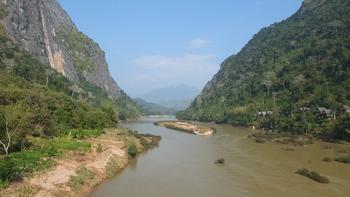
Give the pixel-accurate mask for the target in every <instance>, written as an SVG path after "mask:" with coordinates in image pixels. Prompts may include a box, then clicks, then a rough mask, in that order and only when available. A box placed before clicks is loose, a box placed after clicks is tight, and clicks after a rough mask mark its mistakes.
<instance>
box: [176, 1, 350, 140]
mask: <svg viewBox="0 0 350 197" xmlns="http://www.w3.org/2000/svg"><path fill="white" fill-rule="evenodd" d="M349 105H350V1H348V0H305V1H304V2H303V4H302V6H301V8H300V9H299V10H298V11H297V13H295V14H294V15H293V16H291V17H290V18H288V19H286V20H284V21H282V22H280V23H276V24H273V25H271V26H270V27H267V28H264V29H262V30H261V31H260V32H259V33H257V34H256V35H255V36H254V37H253V39H251V40H250V41H249V43H248V44H247V45H246V46H245V47H244V48H243V49H242V50H241V51H240V52H239V53H238V54H236V55H233V56H231V57H229V58H227V59H226V60H225V61H224V62H223V63H222V65H221V68H220V71H219V72H218V73H217V74H216V75H215V76H214V77H213V79H212V80H211V81H210V82H209V83H208V84H207V85H206V87H205V88H204V89H203V91H202V93H201V94H200V95H199V96H198V97H197V98H196V99H195V100H194V102H193V103H192V104H191V107H190V108H188V109H187V110H186V111H185V112H181V113H179V114H178V117H179V118H183V119H193V120H200V121H215V122H227V123H231V124H234V125H244V126H249V125H255V126H258V127H264V128H267V129H274V130H279V131H290V132H295V133H309V132H313V133H321V132H322V133H327V134H331V135H332V136H334V137H345V135H346V133H349V130H350V123H349V122H350V120H349V114H348V113H347V112H348V111H349V110H348V107H347V106H349ZM324 108H326V109H324ZM330 110H332V111H330ZM258 112H262V113H260V116H259V113H258ZM264 112H265V113H264Z"/></svg>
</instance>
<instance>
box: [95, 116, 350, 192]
mask: <svg viewBox="0 0 350 197" xmlns="http://www.w3.org/2000/svg"><path fill="white" fill-rule="evenodd" d="M168 119H169V118H168ZM158 120H165V119H160V118H144V119H142V120H140V121H138V122H133V123H127V124H124V125H123V126H124V127H128V128H131V129H134V130H137V131H139V132H140V133H151V134H155V135H160V136H162V140H161V142H160V145H159V147H157V148H154V149H152V150H150V151H148V152H146V153H143V154H142V155H140V156H139V157H138V158H137V159H134V160H132V161H131V162H130V164H129V166H128V167H127V168H125V169H124V170H123V171H122V172H121V173H120V174H119V175H117V176H116V177H114V178H112V179H110V180H107V181H105V182H103V183H102V184H101V185H99V186H98V187H97V188H96V189H95V191H94V192H93V193H92V194H91V196H92V197H109V196H110V197H112V196H113V197H115V196H118V197H140V196H147V197H197V196H198V197H214V196H217V197H241V196H243V197H244V196H253V197H254V196H257V197H265V196H266V197H275V196H276V197H284V196H291V197H296V196H298V197H304V196H305V197H309V196H310V197H311V196H317V197H322V196H329V197H337V196H341V197H345V196H349V195H350V164H343V163H338V162H335V161H332V162H324V161H322V159H323V158H324V157H330V158H334V157H336V156H341V155H346V153H345V152H347V154H350V145H341V144H331V143H325V142H316V143H315V144H313V145H310V146H306V147H292V148H293V149H294V151H290V150H289V151H288V150H286V148H288V147H289V146H287V145H282V144H277V143H272V142H268V143H265V144H258V143H255V142H254V141H253V140H252V139H249V138H247V136H248V135H249V134H251V133H252V132H253V131H252V130H249V129H247V128H237V127H232V126H229V125H215V124H204V125H207V126H210V127H214V128H215V129H216V131H217V133H216V134H215V135H213V136H195V135H191V134H187V133H182V132H178V131H174V130H170V129H167V128H163V127H157V126H154V125H153V122H155V121H158ZM218 158H224V159H225V163H224V164H223V165H219V164H214V161H215V160H216V159H218ZM300 168H308V169H309V170H313V171H317V172H319V173H320V174H321V175H325V176H327V177H328V178H329V179H330V181H331V183H330V184H321V183H318V182H315V181H313V180H311V179H308V178H305V177H303V176H300V175H298V174H295V171H296V170H298V169H300Z"/></svg>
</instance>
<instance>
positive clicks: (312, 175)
mask: <svg viewBox="0 0 350 197" xmlns="http://www.w3.org/2000/svg"><path fill="white" fill-rule="evenodd" d="M296 173H297V174H300V175H302V176H305V177H308V178H310V179H312V180H314V181H317V182H319V183H329V182H330V181H329V179H328V178H327V177H325V176H321V175H320V174H319V173H317V172H314V171H309V170H308V169H306V168H303V169H299V170H298V171H296Z"/></svg>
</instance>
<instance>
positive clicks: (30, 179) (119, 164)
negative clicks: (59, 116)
mask: <svg viewBox="0 0 350 197" xmlns="http://www.w3.org/2000/svg"><path fill="white" fill-rule="evenodd" d="M34 140H37V141H38V142H37V143H39V141H40V139H35V138H34V139H32V141H34ZM159 140H160V137H159V136H154V135H143V134H137V133H133V132H131V131H130V130H128V129H123V128H118V129H106V130H105V131H104V134H102V135H100V136H98V137H96V138H88V139H84V140H82V141H84V143H88V144H89V145H90V148H89V150H87V151H86V152H82V151H79V150H73V151H67V152H66V153H64V154H63V155H62V156H61V157H59V158H54V159H53V162H54V165H52V166H51V167H50V168H48V169H46V170H44V171H41V172H34V173H32V174H30V175H28V176H25V177H24V178H23V179H22V180H21V181H18V182H14V183H12V184H10V185H9V187H8V188H6V189H4V190H2V191H1V194H0V196H39V197H40V196H42V197H50V196H64V197H69V196H85V195H88V194H89V193H90V192H91V191H92V190H93V188H94V187H95V186H96V185H98V184H100V183H101V182H102V181H104V180H106V179H108V178H111V177H113V176H114V175H116V174H117V173H118V172H120V171H121V170H122V169H123V168H125V167H126V166H127V165H128V163H129V161H130V160H131V159H132V158H133V157H134V156H135V155H136V154H138V153H141V152H142V151H144V150H146V149H149V148H152V147H154V146H156V145H158V143H159ZM131 147H132V148H131Z"/></svg>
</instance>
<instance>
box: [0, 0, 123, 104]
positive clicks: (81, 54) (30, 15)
mask: <svg viewBox="0 0 350 197" xmlns="http://www.w3.org/2000/svg"><path fill="white" fill-rule="evenodd" d="M0 3H1V4H2V7H4V8H5V10H6V17H4V19H3V21H1V22H2V24H3V25H4V27H5V30H6V32H7V34H8V36H9V37H10V38H12V39H13V41H14V42H16V43H17V44H18V45H19V46H20V47H22V48H24V49H25V50H27V51H28V52H29V53H30V54H31V55H33V56H35V57H37V58H38V59H39V60H40V61H41V62H43V63H46V64H49V65H50V66H51V67H52V68H54V69H55V70H57V71H58V72H60V73H62V74H63V75H64V76H66V77H67V78H69V79H70V80H71V81H73V82H75V83H77V84H79V83H81V82H82V81H88V82H90V83H91V84H93V85H95V86H97V87H100V88H102V89H103V90H104V91H105V92H106V93H107V94H108V96H109V97H110V98H111V99H116V98H118V97H119V96H122V94H123V92H122V91H121V89H120V88H119V87H118V85H117V84H116V82H115V81H114V80H113V78H112V77H111V76H110V74H109V71H108V65H107V63H106V60H105V55H104V52H103V51H102V50H101V48H100V47H99V46H98V44H97V43H95V42H94V41H93V40H91V39H90V38H88V37H87V36H86V35H84V34H83V33H81V32H79V30H78V29H77V28H76V26H75V25H74V23H73V21H72V20H71V18H70V17H69V15H68V14H67V13H66V12H65V11H64V10H63V9H62V7H61V6H60V5H59V3H58V2H57V0H0Z"/></svg>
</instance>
